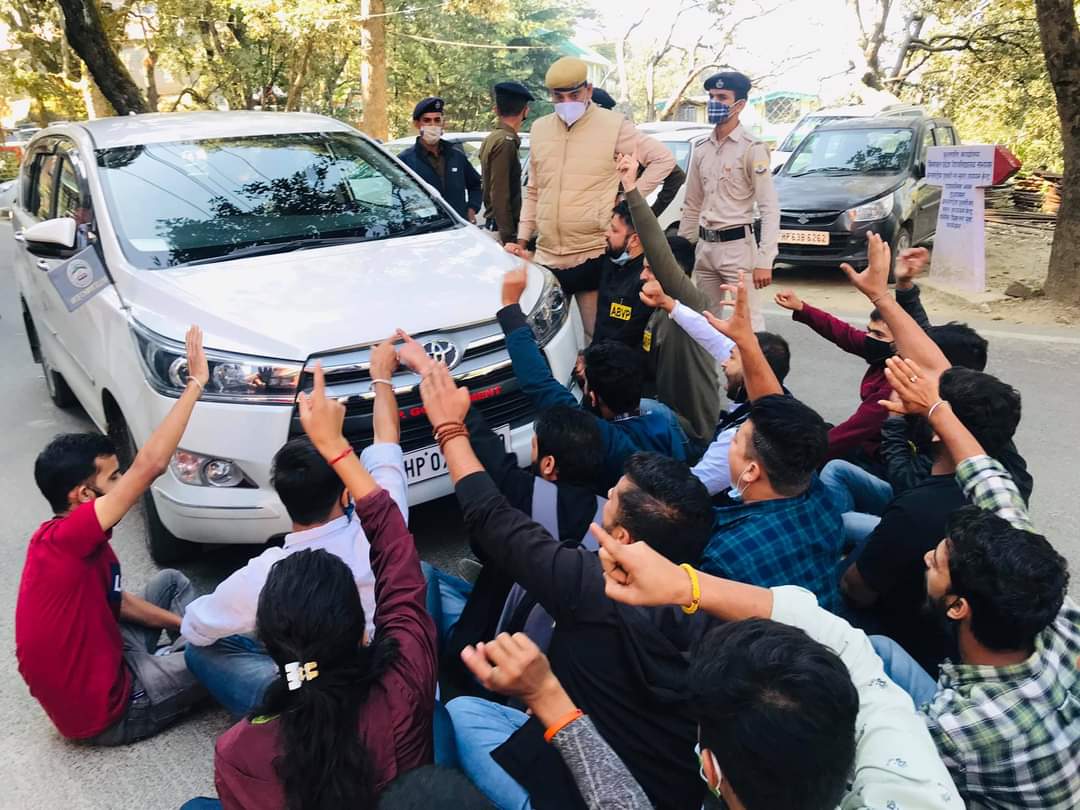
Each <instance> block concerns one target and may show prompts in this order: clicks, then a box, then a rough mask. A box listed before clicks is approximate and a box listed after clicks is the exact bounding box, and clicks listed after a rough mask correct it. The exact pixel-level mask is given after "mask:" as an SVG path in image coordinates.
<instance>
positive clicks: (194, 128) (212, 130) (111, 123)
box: [35, 110, 356, 149]
mask: <svg viewBox="0 0 1080 810" xmlns="http://www.w3.org/2000/svg"><path fill="white" fill-rule="evenodd" d="M69 127H78V128H80V129H82V130H84V131H85V132H87V133H88V134H89V135H90V137H91V138H92V139H93V141H94V146H95V148H97V149H110V148H113V147H117V146H138V145H139V144H146V143H167V142H169V141H185V140H206V139H208V138H239V137H246V136H252V135H276V134H280V133H297V132H354V133H355V132H356V130H354V129H353V128H352V127H350V126H349V125H348V124H344V123H342V122H341V121H337V120H335V119H333V118H328V117H326V116H325V115H312V114H309V113H278V112H260V111H247V110H242V111H236V112H217V111H200V112H184V113H148V114H145V115H126V116H116V117H113V118H98V119H96V120H94V121H81V122H79V123H77V124H64V125H58V126H52V127H49V128H48V129H45V130H42V131H41V132H40V133H38V134H37V135H36V136H35V137H36V138H40V137H42V136H43V135H50V134H61V133H62V132H63V131H64V130H65V129H66V128H69Z"/></svg>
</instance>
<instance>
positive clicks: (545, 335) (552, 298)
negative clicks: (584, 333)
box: [526, 270, 570, 346]
mask: <svg viewBox="0 0 1080 810" xmlns="http://www.w3.org/2000/svg"><path fill="white" fill-rule="evenodd" d="M543 273H544V288H543V289H542V290H541V291H540V297H539V298H538V299H536V304H535V305H534V306H533V308H532V312H530V313H529V315H528V317H527V318H526V320H528V322H529V327H530V328H531V329H532V332H533V336H534V337H535V338H536V342H537V343H539V344H540V345H541V346H543V345H545V344H546V343H547V342H548V341H549V340H551V339H552V338H553V337H555V335H557V334H558V332H559V330H560V329H562V327H563V324H564V323H566V319H567V318H569V317H570V303H569V301H567V300H566V294H565V293H564V292H563V289H562V285H561V284H559V281H558V279H556V278H555V275H554V274H553V273H552V272H551V271H550V270H543Z"/></svg>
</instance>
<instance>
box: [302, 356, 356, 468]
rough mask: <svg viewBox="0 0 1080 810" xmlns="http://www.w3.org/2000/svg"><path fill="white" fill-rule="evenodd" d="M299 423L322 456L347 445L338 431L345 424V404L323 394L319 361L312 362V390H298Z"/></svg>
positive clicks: (323, 382) (323, 378)
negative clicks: (313, 370) (313, 364)
mask: <svg viewBox="0 0 1080 810" xmlns="http://www.w3.org/2000/svg"><path fill="white" fill-rule="evenodd" d="M300 424H301V425H302V426H303V428H304V433H306V434H307V435H308V438H310V439H311V443H312V444H313V445H315V449H316V450H318V451H319V452H320V453H321V454H322V455H323V456H327V455H330V456H334V455H336V454H337V452H338V451H339V450H340V449H341V448H342V447H343V446H344V445H345V444H346V442H345V437H344V436H343V434H342V431H341V428H342V425H344V424H345V405H344V403H341V402H338V401H337V400H336V399H329V398H328V397H327V396H326V377H325V375H324V374H323V369H322V363H319V362H316V363H315V385H314V387H313V388H312V389H311V393H310V394H309V393H307V392H306V391H301V392H300Z"/></svg>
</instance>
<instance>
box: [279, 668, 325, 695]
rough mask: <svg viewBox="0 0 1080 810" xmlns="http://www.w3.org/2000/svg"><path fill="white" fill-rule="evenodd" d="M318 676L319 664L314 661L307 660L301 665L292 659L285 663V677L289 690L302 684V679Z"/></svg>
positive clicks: (307, 679)
mask: <svg viewBox="0 0 1080 810" xmlns="http://www.w3.org/2000/svg"><path fill="white" fill-rule="evenodd" d="M318 677H319V664H318V663H317V662H315V661H308V662H307V663H306V664H303V665H301V664H300V662H299V661H293V662H292V663H291V664H286V665H285V678H286V679H287V680H288V682H289V691H290V692H292V691H293V690H295V689H299V688H300V687H301V686H303V685H304V681H313V680H315V679H316V678H318Z"/></svg>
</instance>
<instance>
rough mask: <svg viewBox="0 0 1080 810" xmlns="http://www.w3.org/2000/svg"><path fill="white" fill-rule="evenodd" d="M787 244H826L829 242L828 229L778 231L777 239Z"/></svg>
mask: <svg viewBox="0 0 1080 810" xmlns="http://www.w3.org/2000/svg"><path fill="white" fill-rule="evenodd" d="M777 241H779V242H781V243H783V244H787V245H827V244H829V232H828V231H780V238H779V239H778V240H777Z"/></svg>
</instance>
